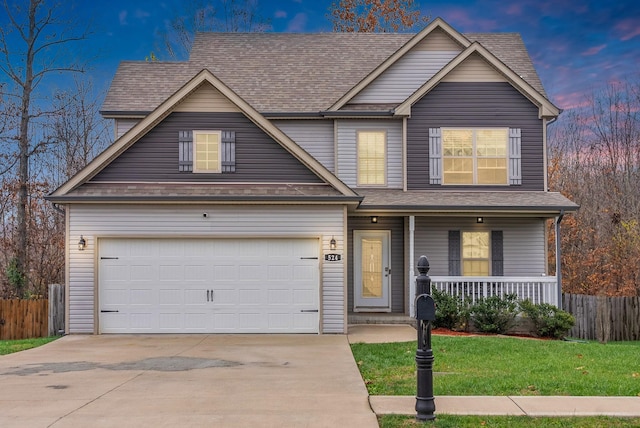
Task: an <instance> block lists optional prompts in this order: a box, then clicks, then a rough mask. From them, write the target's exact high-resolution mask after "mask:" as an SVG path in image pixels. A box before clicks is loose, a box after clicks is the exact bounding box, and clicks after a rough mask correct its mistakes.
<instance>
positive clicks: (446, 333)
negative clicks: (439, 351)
mask: <svg viewBox="0 0 640 428" xmlns="http://www.w3.org/2000/svg"><path fill="white" fill-rule="evenodd" d="M431 334H433V335H436V336H497V337H516V338H521V339H533V340H553V339H551V338H548V337H534V336H529V335H526V334H493V333H471V332H468V331H454V330H449V329H446V328H442V327H439V328H434V329H432V330H431Z"/></svg>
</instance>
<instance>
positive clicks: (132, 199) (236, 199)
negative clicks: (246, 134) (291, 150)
mask: <svg viewBox="0 0 640 428" xmlns="http://www.w3.org/2000/svg"><path fill="white" fill-rule="evenodd" d="M45 199H46V200H48V201H49V202H52V203H55V204H62V205H66V204H96V203H124V204H156V203H163V204H170V203H178V202H179V203H194V204H202V203H238V204H246V203H269V204H274V203H283V204H284V203H305V204H312V203H318V204H327V203H335V204H340V205H344V204H350V205H351V204H355V205H357V204H359V203H360V202H361V201H362V200H363V199H364V198H363V197H361V196H231V195H216V196H117V195H116V196H52V195H49V196H45Z"/></svg>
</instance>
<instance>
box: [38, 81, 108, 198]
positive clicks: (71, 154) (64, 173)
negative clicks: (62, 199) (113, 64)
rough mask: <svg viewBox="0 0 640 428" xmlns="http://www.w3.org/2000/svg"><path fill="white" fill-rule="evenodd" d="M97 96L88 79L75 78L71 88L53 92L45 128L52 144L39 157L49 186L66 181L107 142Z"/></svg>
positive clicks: (106, 127) (104, 123) (104, 121)
mask: <svg viewBox="0 0 640 428" xmlns="http://www.w3.org/2000/svg"><path fill="white" fill-rule="evenodd" d="M100 98H101V97H100V96H98V94H96V93H94V89H93V85H92V84H91V82H88V81H83V80H79V79H75V80H74V87H73V88H72V89H71V90H69V91H64V92H58V93H56V94H55V96H54V99H53V103H52V104H53V109H54V110H55V111H56V113H55V114H54V115H53V116H51V117H50V119H49V121H48V123H47V131H46V132H47V137H48V140H50V141H51V142H52V143H51V145H50V146H49V149H48V150H47V153H46V154H45V155H44V156H43V159H42V162H43V168H45V171H46V173H45V174H43V176H46V177H47V185H48V186H49V187H51V188H55V187H57V186H59V185H61V184H62V183H64V182H65V181H67V180H68V179H69V178H71V177H72V176H73V175H75V174H76V173H77V172H78V171H80V170H81V169H82V168H84V167H85V166H86V165H87V164H88V163H89V162H90V161H91V160H92V159H93V158H94V157H95V156H96V155H97V154H98V153H100V152H101V151H102V150H104V149H105V148H106V147H107V145H108V144H109V143H110V141H111V135H110V133H109V129H108V124H107V121H106V120H105V119H103V118H102V116H100Z"/></svg>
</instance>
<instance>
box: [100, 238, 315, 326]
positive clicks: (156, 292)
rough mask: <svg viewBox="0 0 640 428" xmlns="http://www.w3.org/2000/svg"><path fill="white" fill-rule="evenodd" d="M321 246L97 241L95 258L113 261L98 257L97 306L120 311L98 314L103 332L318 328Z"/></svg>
mask: <svg viewBox="0 0 640 428" xmlns="http://www.w3.org/2000/svg"><path fill="white" fill-rule="evenodd" d="M318 250H319V245H318V240H317V239H254V240H248V239H201V240H197V239H136V240H131V241H129V240H126V239H105V240H101V244H100V256H103V255H108V256H109V257H114V258H115V257H117V259H107V260H102V257H101V260H100V271H99V289H100V293H99V300H100V301H99V305H100V308H101V309H103V310H104V309H108V310H117V311H118V312H115V313H111V312H110V313H100V320H99V323H100V331H101V332H105V333H111V332H113V333H126V332H138V333H141V332H165V333H168V332H202V333H204V332H220V333H262V332H281V333H288V332H305V333H317V332H318V329H319V317H318V312H315V311H317V310H318V306H319V303H318V302H319V265H318V263H319V262H318V258H317V255H318ZM144 251H148V253H144ZM305 257H306V258H308V257H311V258H312V259H305ZM302 310H304V311H310V312H301V311H302Z"/></svg>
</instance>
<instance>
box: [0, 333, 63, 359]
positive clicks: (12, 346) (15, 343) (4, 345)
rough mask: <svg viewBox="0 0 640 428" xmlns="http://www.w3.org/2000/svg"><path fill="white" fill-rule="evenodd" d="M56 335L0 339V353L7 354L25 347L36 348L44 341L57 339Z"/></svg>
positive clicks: (44, 342)
mask: <svg viewBox="0 0 640 428" xmlns="http://www.w3.org/2000/svg"><path fill="white" fill-rule="evenodd" d="M58 337H59V336H54V337H38V338H35V339H21V340H0V355H7V354H12V353H14V352H20V351H24V350H25V349H31V348H36V347H38V346H42V345H44V344H46V343H49V342H53V341H54V340H56V339H58Z"/></svg>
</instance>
